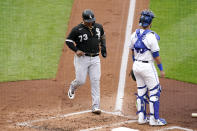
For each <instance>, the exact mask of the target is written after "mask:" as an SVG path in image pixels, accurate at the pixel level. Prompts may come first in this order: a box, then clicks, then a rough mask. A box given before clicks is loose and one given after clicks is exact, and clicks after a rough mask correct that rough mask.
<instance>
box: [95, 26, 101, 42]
mask: <svg viewBox="0 0 197 131" xmlns="http://www.w3.org/2000/svg"><path fill="white" fill-rule="evenodd" d="M96 35H97V36H98V39H100V37H101V32H100V30H99V28H96Z"/></svg>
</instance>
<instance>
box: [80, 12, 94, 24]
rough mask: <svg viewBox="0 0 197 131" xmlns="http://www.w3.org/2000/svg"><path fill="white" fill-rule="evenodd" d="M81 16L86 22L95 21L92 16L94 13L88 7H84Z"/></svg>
mask: <svg viewBox="0 0 197 131" xmlns="http://www.w3.org/2000/svg"><path fill="white" fill-rule="evenodd" d="M82 18H83V20H84V21H85V22H87V23H90V22H95V20H96V19H95V17H94V13H93V12H92V10H90V9H86V10H84V11H83V13H82Z"/></svg>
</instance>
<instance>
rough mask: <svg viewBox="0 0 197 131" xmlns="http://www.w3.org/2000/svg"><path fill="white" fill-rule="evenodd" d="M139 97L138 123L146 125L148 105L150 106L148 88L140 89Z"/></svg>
mask: <svg viewBox="0 0 197 131" xmlns="http://www.w3.org/2000/svg"><path fill="white" fill-rule="evenodd" d="M136 96H137V114H138V123H139V124H144V123H146V122H147V117H146V104H148V90H147V88H146V86H144V87H138V94H136Z"/></svg>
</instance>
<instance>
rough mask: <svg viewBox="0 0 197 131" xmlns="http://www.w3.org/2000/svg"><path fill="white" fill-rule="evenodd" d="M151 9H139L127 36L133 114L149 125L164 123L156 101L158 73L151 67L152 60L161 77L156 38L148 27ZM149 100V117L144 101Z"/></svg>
mask: <svg viewBox="0 0 197 131" xmlns="http://www.w3.org/2000/svg"><path fill="white" fill-rule="evenodd" d="M153 18H154V14H153V12H151V11H150V10H144V11H142V12H141V16H140V20H139V26H140V28H139V29H137V30H136V31H135V32H134V33H132V35H131V45H130V48H131V50H132V56H133V68H132V70H133V73H134V76H135V78H136V82H137V88H138V89H137V94H136V95H137V113H138V123H139V124H145V123H148V122H149V125H154V126H158V125H166V124H167V122H166V121H165V119H162V118H160V117H159V103H160V100H159V98H160V92H161V85H160V83H159V78H158V74H157V71H156V68H155V66H154V61H155V62H156V64H157V66H158V68H159V70H160V75H161V77H164V76H165V73H164V70H163V66H162V63H161V59H160V55H159V50H160V48H159V45H158V41H159V40H160V37H159V36H158V35H157V34H156V33H155V32H153V31H151V30H150V28H151V25H152V19H153ZM147 103H149V109H150V119H148V117H147V113H146V104H147Z"/></svg>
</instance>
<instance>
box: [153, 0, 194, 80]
mask: <svg viewBox="0 0 197 131" xmlns="http://www.w3.org/2000/svg"><path fill="white" fill-rule="evenodd" d="M150 9H151V10H152V11H153V12H154V13H155V15H156V17H157V18H155V19H154V20H153V26H152V30H154V31H156V32H157V33H158V34H159V35H160V37H161V41H160V43H159V45H160V48H161V51H160V54H161V57H162V61H163V66H164V69H165V72H166V77H168V78H172V79H176V80H180V81H185V82H191V83H197V44H196V40H197V1H196V0H151V2H150Z"/></svg>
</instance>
